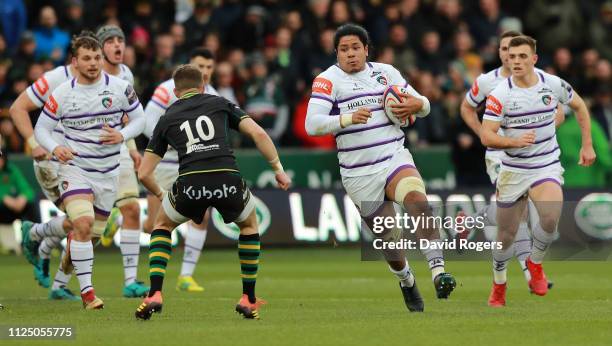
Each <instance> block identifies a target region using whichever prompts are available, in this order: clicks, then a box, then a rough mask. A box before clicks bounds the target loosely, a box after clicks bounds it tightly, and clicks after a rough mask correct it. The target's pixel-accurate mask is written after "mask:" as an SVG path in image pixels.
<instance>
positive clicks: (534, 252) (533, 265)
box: [527, 178, 563, 296]
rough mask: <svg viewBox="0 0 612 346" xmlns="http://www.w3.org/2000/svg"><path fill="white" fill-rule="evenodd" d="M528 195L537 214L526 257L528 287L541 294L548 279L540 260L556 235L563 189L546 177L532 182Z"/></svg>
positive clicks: (546, 288) (556, 182)
mask: <svg viewBox="0 0 612 346" xmlns="http://www.w3.org/2000/svg"><path fill="white" fill-rule="evenodd" d="M529 197H530V198H531V200H532V201H533V203H534V205H535V207H536V209H537V213H538V216H539V222H537V223H536V225H535V226H534V227H533V229H532V230H533V234H532V235H533V245H532V249H531V255H530V256H529V258H528V259H527V268H528V269H529V273H530V274H531V280H530V281H529V287H530V288H531V290H532V292H533V293H535V294H537V295H540V296H543V295H545V294H546V293H547V292H548V280H547V279H546V275H545V274H544V269H543V268H542V261H543V259H544V256H545V255H546V251H547V250H548V248H549V247H550V244H551V243H552V242H553V241H554V239H555V236H556V231H557V224H558V222H559V218H560V217H561V210H562V203H563V191H562V190H561V185H560V183H559V182H558V181H557V180H555V179H552V178H548V179H543V180H541V181H538V182H536V183H534V184H532V186H531V188H530V190H529Z"/></svg>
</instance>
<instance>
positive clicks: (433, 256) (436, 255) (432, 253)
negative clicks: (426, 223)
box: [421, 231, 444, 280]
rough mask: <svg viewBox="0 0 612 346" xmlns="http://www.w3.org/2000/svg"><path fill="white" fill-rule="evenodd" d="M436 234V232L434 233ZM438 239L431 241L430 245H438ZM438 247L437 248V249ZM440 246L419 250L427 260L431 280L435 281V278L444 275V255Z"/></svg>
mask: <svg viewBox="0 0 612 346" xmlns="http://www.w3.org/2000/svg"><path fill="white" fill-rule="evenodd" d="M436 232H437V231H436ZM440 242H442V241H441V240H440V239H432V240H430V243H431V244H433V243H440ZM438 247H439V248H438ZM441 247H442V245H439V246H433V245H432V246H431V247H429V248H425V249H421V253H423V255H424V256H425V258H426V259H427V264H428V265H429V270H430V271H431V279H432V280H433V279H435V278H436V276H438V275H440V274H442V273H444V255H443V253H442V248H441Z"/></svg>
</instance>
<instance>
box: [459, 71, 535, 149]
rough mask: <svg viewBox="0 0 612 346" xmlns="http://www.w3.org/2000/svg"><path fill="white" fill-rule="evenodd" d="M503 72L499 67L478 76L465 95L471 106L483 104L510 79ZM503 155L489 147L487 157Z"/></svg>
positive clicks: (475, 106) (499, 132)
mask: <svg viewBox="0 0 612 346" xmlns="http://www.w3.org/2000/svg"><path fill="white" fill-rule="evenodd" d="M501 70H502V68H501V67H498V68H496V69H495V70H491V71H489V72H487V73H482V74H480V76H478V78H476V80H475V81H474V83H473V84H472V87H471V88H470V90H469V91H468V92H467V93H466V94H465V100H466V101H467V103H468V104H469V105H470V106H472V107H474V108H477V107H478V106H480V105H481V104H483V103H484V102H485V100H486V99H487V96H488V95H489V94H490V93H491V91H493V89H495V87H496V86H498V85H499V83H500V82H501V81H503V80H506V79H508V77H504V76H502V74H501ZM535 70H536V72H543V71H542V70H540V69H538V68H536V69H535ZM497 133H498V134H499V135H503V131H502V130H501V129H500V130H499V131H498V132H497ZM501 154H502V153H501V150H500V149H495V148H489V147H487V152H486V154H485V157H487V158H491V157H496V158H499V157H501Z"/></svg>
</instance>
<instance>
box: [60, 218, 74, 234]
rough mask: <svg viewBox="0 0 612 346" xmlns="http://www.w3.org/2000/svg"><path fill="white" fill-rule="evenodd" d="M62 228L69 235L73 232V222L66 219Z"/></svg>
mask: <svg viewBox="0 0 612 346" xmlns="http://www.w3.org/2000/svg"><path fill="white" fill-rule="evenodd" d="M62 228H63V229H64V232H66V234H68V232H70V231H72V230H73V226H72V222H71V221H70V220H68V218H65V219H64V221H63V222H62Z"/></svg>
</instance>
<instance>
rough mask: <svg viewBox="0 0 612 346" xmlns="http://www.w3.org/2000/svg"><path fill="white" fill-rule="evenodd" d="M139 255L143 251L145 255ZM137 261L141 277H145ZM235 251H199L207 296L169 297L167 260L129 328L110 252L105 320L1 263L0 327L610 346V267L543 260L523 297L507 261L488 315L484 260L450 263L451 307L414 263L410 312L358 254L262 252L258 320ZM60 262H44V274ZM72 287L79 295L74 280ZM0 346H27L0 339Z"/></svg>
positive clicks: (117, 338) (175, 261) (85, 338)
mask: <svg viewBox="0 0 612 346" xmlns="http://www.w3.org/2000/svg"><path fill="white" fill-rule="evenodd" d="M142 254H143V255H144V254H146V250H145V249H143V251H142ZM143 255H141V267H140V268H139V277H140V278H141V279H146V280H145V281H148V279H147V277H148V275H147V269H148V268H147V264H146V262H145V257H146V256H143ZM237 257H238V256H237V254H236V251H230V250H223V251H222V250H211V251H205V252H204V253H203V254H202V257H201V258H200V264H199V266H198V267H197V269H196V274H195V278H196V280H198V282H199V283H200V284H202V285H203V286H204V287H205V288H206V290H205V292H203V293H192V294H189V293H182V292H177V291H176V290H175V284H176V278H177V275H178V273H179V266H180V262H181V258H182V252H180V251H174V253H173V257H172V260H171V262H170V266H169V269H168V274H167V276H166V282H165V285H164V310H163V313H162V314H155V315H154V316H153V317H152V319H151V320H150V321H147V322H143V321H137V320H136V319H135V318H134V311H135V309H136V307H137V306H138V304H139V303H140V299H126V298H122V296H121V288H122V286H121V285H122V279H123V269H122V267H121V257H120V254H119V251H118V250H112V251H107V252H98V253H97V254H96V260H95V267H94V284H95V286H96V293H97V294H98V295H99V296H100V297H101V298H103V299H104V302H105V308H104V310H102V311H84V310H83V309H82V308H81V305H80V302H58V301H49V300H47V298H46V297H47V291H46V290H45V289H43V288H41V287H38V286H37V285H36V283H35V281H34V280H33V276H32V268H31V266H30V265H29V264H28V263H27V262H26V261H25V259H24V258H20V257H14V256H11V257H8V256H2V257H0V273H1V274H2V275H1V279H0V303H2V304H3V305H4V306H5V309H4V310H0V325H5V326H6V325H11V326H25V325H56V326H57V325H72V326H74V327H75V328H76V339H75V340H74V341H68V340H43V341H41V340H29V341H27V344H41V343H42V344H50V345H60V344H61V345H64V344H66V345H71V344H75V345H76V344H79V345H80V344H83V345H107V344H113V345H124V344H125V345H127V344H132V345H137V344H142V345H149V346H156V345H191V344H199V345H245V344H248V345H302V344H304V345H306V344H308V345H313V344H315V345H322V344H325V345H383V344H387V345H396V344H397V345H421V344H429V345H432V344H446V345H481V344H491V345H495V346H499V345H513V346H515V345H570V344H574V345H576V344H588V345H609V344H610V341H611V340H612V300H611V297H612V275H610V274H611V273H612V271H611V270H610V268H611V264H610V262H548V263H546V264H545V269H546V272H547V274H548V276H549V277H550V278H551V280H553V281H554V283H555V287H554V289H553V290H551V291H550V292H549V294H548V295H547V296H546V297H537V296H532V295H530V294H529V293H528V291H527V285H526V283H525V280H524V279H523V277H522V273H521V272H520V269H519V266H518V264H517V263H516V261H514V262H512V263H511V264H510V269H509V287H508V295H507V305H508V306H507V307H506V308H503V309H492V308H489V307H487V305H486V301H487V297H488V294H489V290H490V287H491V281H492V276H491V264H490V263H489V262H485V261H482V262H463V261H454V262H451V263H447V269H448V270H449V271H450V272H452V273H453V274H454V275H455V277H456V278H457V281H458V287H457V289H456V290H455V292H453V294H452V295H451V298H450V299H449V300H445V301H440V300H437V299H435V294H434V290H433V286H432V284H431V279H430V274H429V271H428V270H427V268H426V264H425V263H424V261H422V260H419V261H416V260H412V261H411V266H412V267H413V269H414V270H415V272H416V277H417V282H418V284H419V288H420V290H421V293H422V294H423V297H424V299H425V313H422V314H416V313H412V314H411V313H408V311H407V309H406V308H405V306H404V303H403V301H402V297H401V293H400V290H399V288H398V287H397V280H396V279H395V278H394V277H393V275H392V274H391V273H389V271H388V270H387V267H386V265H385V264H384V263H382V262H361V261H360V260H359V258H360V255H359V251H358V250H353V249H300V250H266V249H264V252H263V254H262V259H261V265H260V271H259V279H258V282H257V294H258V296H261V297H263V298H265V299H266V300H268V305H265V306H264V307H263V308H262V309H261V316H262V319H261V320H259V321H252V320H243V319H242V318H240V317H239V316H238V315H237V314H235V313H234V311H233V310H234V305H235V303H236V302H237V300H238V299H239V297H240V294H241V283H240V267H239V264H238V258H237ZM57 262H58V259H57V258H53V259H52V270H51V271H52V273H53V272H54V271H55V268H56V265H57ZM70 287H71V288H72V289H73V291H75V292H78V289H77V287H78V283H77V281H76V279H75V278H73V279H72V282H71V285H70ZM0 343H1V344H3V345H13V344H19V343H23V344H25V343H26V342H19V341H8V340H2V341H0Z"/></svg>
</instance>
